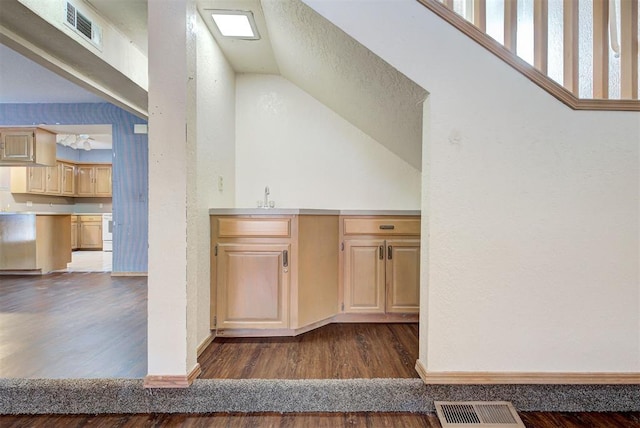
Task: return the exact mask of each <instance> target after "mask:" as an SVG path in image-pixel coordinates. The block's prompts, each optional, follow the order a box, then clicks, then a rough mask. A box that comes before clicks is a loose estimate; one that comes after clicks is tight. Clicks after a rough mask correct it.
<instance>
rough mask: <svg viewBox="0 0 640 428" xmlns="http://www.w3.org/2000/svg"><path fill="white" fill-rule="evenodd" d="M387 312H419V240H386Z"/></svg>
mask: <svg viewBox="0 0 640 428" xmlns="http://www.w3.org/2000/svg"><path fill="white" fill-rule="evenodd" d="M386 244H387V259H386V265H387V267H386V282H387V299H386V310H387V312H401V313H418V312H419V311H420V240H419V239H407V240H387V241H386Z"/></svg>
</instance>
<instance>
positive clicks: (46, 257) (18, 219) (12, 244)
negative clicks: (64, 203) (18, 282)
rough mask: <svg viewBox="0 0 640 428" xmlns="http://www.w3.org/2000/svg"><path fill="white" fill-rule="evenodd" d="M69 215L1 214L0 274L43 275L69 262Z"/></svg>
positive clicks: (64, 266)
mask: <svg viewBox="0 0 640 428" xmlns="http://www.w3.org/2000/svg"><path fill="white" fill-rule="evenodd" d="M69 217H70V216H69V215H66V214H55V215H48V214H25V213H15V214H6V215H0V271H4V272H1V273H20V274H31V273H36V274H45V273H48V272H51V271H54V270H60V269H65V268H66V267H67V263H69V262H70V261H71V245H70V241H71V240H70V239H69V235H70V231H69V225H70V223H71V222H70V221H69Z"/></svg>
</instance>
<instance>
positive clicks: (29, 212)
mask: <svg viewBox="0 0 640 428" xmlns="http://www.w3.org/2000/svg"><path fill="white" fill-rule="evenodd" d="M102 214H108V213H54V212H49V211H44V212H35V211H0V215H102Z"/></svg>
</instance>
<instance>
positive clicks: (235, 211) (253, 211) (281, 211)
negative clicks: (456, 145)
mask: <svg viewBox="0 0 640 428" xmlns="http://www.w3.org/2000/svg"><path fill="white" fill-rule="evenodd" d="M209 215H354V216H367V215H376V216H379V215H385V216H419V215H420V211H417V210H321V209H305V208H268V209H264V208H211V209H210V210H209Z"/></svg>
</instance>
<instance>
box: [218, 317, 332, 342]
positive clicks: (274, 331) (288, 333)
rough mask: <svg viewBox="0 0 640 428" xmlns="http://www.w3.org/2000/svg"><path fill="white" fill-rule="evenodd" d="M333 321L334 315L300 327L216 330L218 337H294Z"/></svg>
mask: <svg viewBox="0 0 640 428" xmlns="http://www.w3.org/2000/svg"><path fill="white" fill-rule="evenodd" d="M334 322H336V321H335V320H334V317H329V318H327V319H324V320H320V321H317V322H314V323H313V324H309V325H306V326H304V327H300V328H271V329H262V328H261V329H257V328H238V329H227V330H218V337H294V336H298V335H300V334H304V333H307V332H309V331H311V330H315V329H316V328H320V327H324V326H325V325H329V324H332V323H334Z"/></svg>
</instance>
